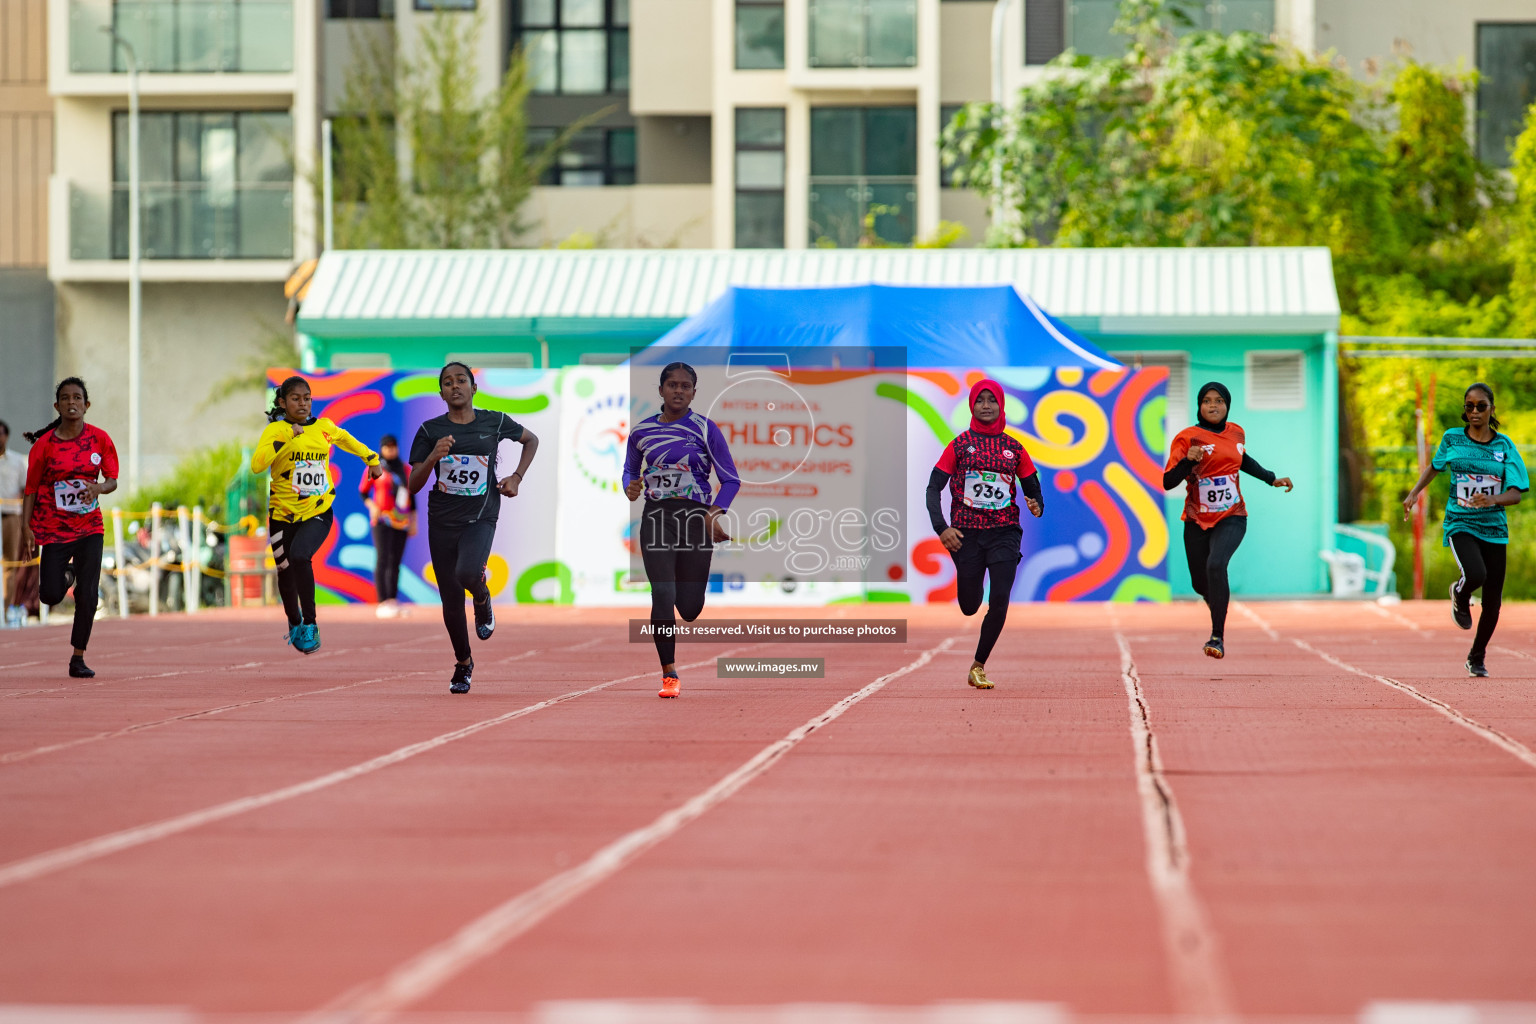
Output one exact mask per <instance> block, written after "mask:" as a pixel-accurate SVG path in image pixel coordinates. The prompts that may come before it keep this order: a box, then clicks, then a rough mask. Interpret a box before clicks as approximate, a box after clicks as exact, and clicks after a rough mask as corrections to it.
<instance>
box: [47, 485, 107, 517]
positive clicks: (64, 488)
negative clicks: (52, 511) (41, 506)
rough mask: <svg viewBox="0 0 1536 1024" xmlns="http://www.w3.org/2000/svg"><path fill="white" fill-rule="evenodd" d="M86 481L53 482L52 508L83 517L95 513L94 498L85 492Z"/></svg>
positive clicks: (88, 492)
mask: <svg viewBox="0 0 1536 1024" xmlns="http://www.w3.org/2000/svg"><path fill="white" fill-rule="evenodd" d="M89 482H90V481H88V480H55V481H54V483H53V506H54V508H57V509H58V510H59V511H60V512H69V513H72V514H74V515H77V516H83V515H85V514H86V513H87V512H94V511H96V496H95V495H94V494H92V493H91V492H90V491H88V490H86V486H87V484H89Z"/></svg>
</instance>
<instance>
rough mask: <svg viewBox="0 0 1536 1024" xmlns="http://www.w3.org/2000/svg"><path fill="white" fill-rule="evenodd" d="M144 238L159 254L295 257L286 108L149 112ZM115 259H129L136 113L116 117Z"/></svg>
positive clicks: (143, 165)
mask: <svg viewBox="0 0 1536 1024" xmlns="http://www.w3.org/2000/svg"><path fill="white" fill-rule="evenodd" d="M139 118H140V121H139V154H140V155H139V179H140V180H139V188H140V225H139V231H140V239H141V242H142V245H143V255H144V256H145V257H146V258H149V259H242V258H244V259H288V258H290V257H291V256H292V255H293V163H292V161H291V159H290V156H289V154H290V153H291V152H292V151H293V118H292V117H290V116H289V114H288V113H287V112H286V111H282V112H277V111H271V112H268V111H253V112H243V113H235V112H228V111H220V112H217V113H204V112H193V111H177V112H162V111H153V112H149V113H141V114H140V115H139ZM112 182H113V187H112V255H113V258H114V259H123V258H126V257H127V255H128V184H127V182H128V114H127V113H126V112H125V111H114V112H113V115H112Z"/></svg>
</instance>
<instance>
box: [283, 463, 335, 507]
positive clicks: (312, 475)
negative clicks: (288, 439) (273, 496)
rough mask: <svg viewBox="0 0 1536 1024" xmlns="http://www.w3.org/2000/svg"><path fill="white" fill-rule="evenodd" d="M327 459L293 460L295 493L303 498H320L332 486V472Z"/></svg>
mask: <svg viewBox="0 0 1536 1024" xmlns="http://www.w3.org/2000/svg"><path fill="white" fill-rule="evenodd" d="M325 463H326V460H325V459H295V460H293V477H292V480H293V493H294V494H296V495H298V496H299V497H301V498H318V497H320V495H322V494H324V493H325V492H326V491H328V490H330V487H331V474H330V473H329V472H327V471H326V468H325Z"/></svg>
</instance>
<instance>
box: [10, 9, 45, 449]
mask: <svg viewBox="0 0 1536 1024" xmlns="http://www.w3.org/2000/svg"><path fill="white" fill-rule="evenodd" d="M44 3H45V0H4V2H3V3H0V420H5V421H6V422H7V423H9V424H10V426H11V447H12V450H14V451H26V449H27V442H26V440H25V439H23V438H22V437H21V432H22V431H23V430H31V429H33V428H34V427H36V426H37V425H39V424H42V423H46V422H47V418H46V417H48V416H49V415H50V410H49V408H48V401H49V399H48V397H47V396H48V389H49V387H50V386H51V378H52V376H53V285H52V284H51V283H50V282H49V280H48V270H47V267H48V203H47V196H48V175H49V173H50V172H51V171H52V168H53V105H52V103H51V102H50V101H49V99H48V48H47V39H48V32H47V28H48V25H47V12H46V9H45V7H44Z"/></svg>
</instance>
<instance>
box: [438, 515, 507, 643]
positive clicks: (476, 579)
mask: <svg viewBox="0 0 1536 1024" xmlns="http://www.w3.org/2000/svg"><path fill="white" fill-rule="evenodd" d="M495 539H496V520H494V519H483V520H480V521H479V522H475V523H470V524H468V525H466V526H440V525H434V524H432V523H430V522H429V523H428V524H427V549H428V550H429V551H431V552H432V572H433V574H434V575H435V576H436V577H437V592H438V594H440V595H441V596H442V599H443V625H444V626H446V627H448V639H450V640H452V641H453V656H454V657H455V658H456V659H458V661H459V663H460V664H461V665H462V664H464V663H466V662H468V661H469V660H470V659H469V624H468V622H467V621H466V620H465V618H464V592H465V591H466V590H467V591H469V593H470V594H471V595H473V597H474V599H475V603H476V604H484V603H485V602H487V601H489V600H490V599H491V590H490V588H489V587H488V586H486V584H485V563H486V562H488V561H490V558H491V542H492V541H494V540H495Z"/></svg>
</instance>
